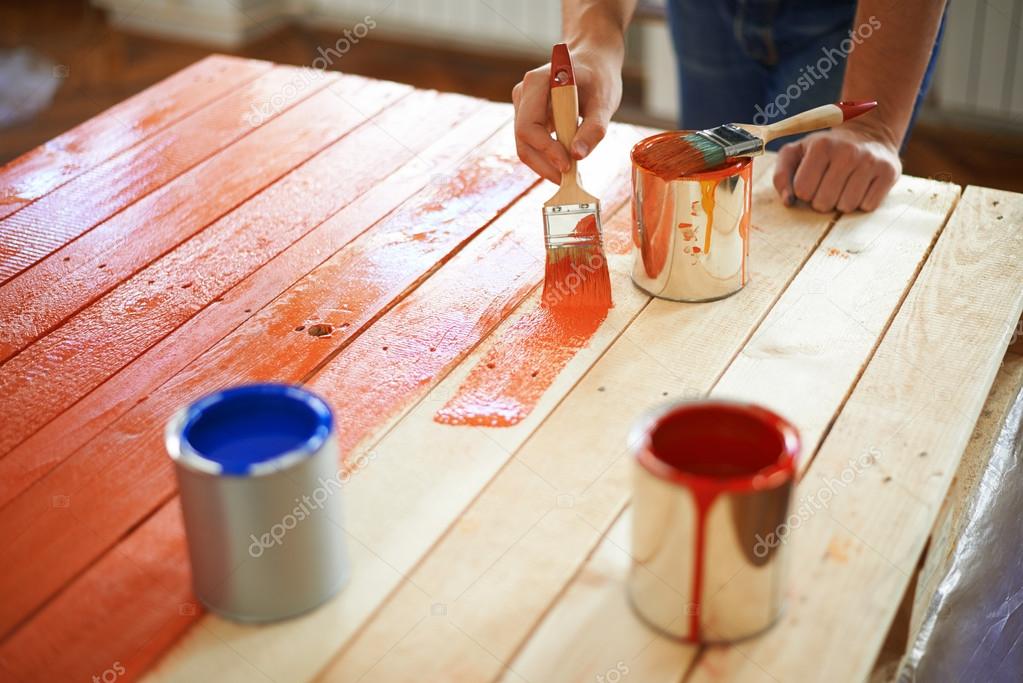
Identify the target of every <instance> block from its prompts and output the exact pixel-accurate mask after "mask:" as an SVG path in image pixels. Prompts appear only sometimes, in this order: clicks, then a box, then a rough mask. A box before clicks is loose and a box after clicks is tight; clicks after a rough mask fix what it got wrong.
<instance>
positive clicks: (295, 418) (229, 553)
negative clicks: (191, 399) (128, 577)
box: [166, 384, 348, 621]
mask: <svg viewBox="0 0 1023 683" xmlns="http://www.w3.org/2000/svg"><path fill="white" fill-rule="evenodd" d="M166 442H167V450H168V452H169V453H170V456H171V458H172V459H173V460H174V464H175V469H176V471H177V477H178V488H179V491H180V494H181V509H182V513H183V515H184V520H185V533H186V536H187V539H188V551H189V555H190V557H191V564H192V583H193V586H194V589H195V593H196V597H198V598H199V600H200V601H201V602H202V603H203V604H204V605H206V606H207V607H208V608H209V609H211V610H213V611H214V612H216V613H218V614H220V615H223V616H225V617H228V618H230V619H235V620H240V621H272V620H276V619H283V618H285V617H290V616H294V615H297V614H300V613H302V612H306V611H308V610H310V609H312V608H314V607H316V606H318V605H320V604H321V603H323V602H324V601H326V600H327V599H328V598H329V597H331V596H332V595H333V594H334V593H336V592H337V591H338V590H339V589H340V588H341V586H342V585H344V583H345V581H346V579H347V576H348V557H347V554H346V550H345V544H344V531H343V529H342V526H341V524H342V514H341V494H340V489H341V483H342V478H341V476H340V474H339V471H338V466H339V461H338V447H337V441H336V438H335V435H334V419H333V415H332V414H331V412H330V408H329V407H328V406H327V404H326V403H325V402H324V401H323V399H321V398H319V397H318V396H316V395H314V394H312V393H310V392H308V391H305V390H304V389H301V388H299V387H294V386H288V385H282V384H256V385H249V386H241V387H235V388H231V389H226V390H224V391H220V392H218V393H215V394H211V395H209V396H206V397H204V398H201V399H199V400H198V401H196V402H195V403H193V404H191V405H189V406H187V407H186V408H184V409H182V410H181V411H179V412H178V413H177V414H176V415H175V416H174V417H173V418H172V419H171V420H170V422H169V423H168V425H167V432H166Z"/></svg>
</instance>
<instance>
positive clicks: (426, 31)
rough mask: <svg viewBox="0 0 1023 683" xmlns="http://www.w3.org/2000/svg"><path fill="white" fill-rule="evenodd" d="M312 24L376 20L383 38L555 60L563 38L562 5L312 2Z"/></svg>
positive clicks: (459, 0) (548, 0)
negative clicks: (553, 56) (556, 45)
mask: <svg viewBox="0 0 1023 683" xmlns="http://www.w3.org/2000/svg"><path fill="white" fill-rule="evenodd" d="M304 6H305V9H306V13H307V21H309V22H310V23H313V24H321V25H322V24H323V23H325V22H326V23H329V24H338V25H351V24H352V23H354V22H358V21H361V20H362V19H363V17H366V16H371V17H373V19H374V21H376V23H377V28H376V29H375V31H376V32H379V34H380V35H381V36H384V35H387V36H397V37H408V38H410V39H414V40H416V41H418V42H430V43H434V44H436V43H442V44H443V43H448V44H452V45H459V46H464V47H469V48H474V49H476V50H479V49H485V50H488V51H490V52H506V53H518V54H527V55H536V56H544V55H549V54H550V51H551V45H553V44H554V43H556V42H558V40H559V38H560V36H561V3H560V2H558V1H557V0H306V2H305V3H304Z"/></svg>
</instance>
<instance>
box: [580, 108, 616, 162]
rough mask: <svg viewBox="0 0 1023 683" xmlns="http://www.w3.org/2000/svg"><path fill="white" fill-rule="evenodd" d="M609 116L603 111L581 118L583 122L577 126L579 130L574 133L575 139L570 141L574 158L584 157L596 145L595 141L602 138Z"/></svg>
mask: <svg viewBox="0 0 1023 683" xmlns="http://www.w3.org/2000/svg"><path fill="white" fill-rule="evenodd" d="M609 118H610V116H609V115H607V114H606V113H604V112H600V113H599V114H597V115H596V116H587V117H585V118H583V123H582V125H581V126H579V131H578V132H577V133H576V134H575V140H574V141H573V142H572V156H573V157H574V158H576V159H585V158H586V155H587V154H589V153H590V152H592V151H593V148H594V147H596V146H597V143H599V142H600V141H601V140H603V139H604V136H605V135H606V134H607V124H608V119H609Z"/></svg>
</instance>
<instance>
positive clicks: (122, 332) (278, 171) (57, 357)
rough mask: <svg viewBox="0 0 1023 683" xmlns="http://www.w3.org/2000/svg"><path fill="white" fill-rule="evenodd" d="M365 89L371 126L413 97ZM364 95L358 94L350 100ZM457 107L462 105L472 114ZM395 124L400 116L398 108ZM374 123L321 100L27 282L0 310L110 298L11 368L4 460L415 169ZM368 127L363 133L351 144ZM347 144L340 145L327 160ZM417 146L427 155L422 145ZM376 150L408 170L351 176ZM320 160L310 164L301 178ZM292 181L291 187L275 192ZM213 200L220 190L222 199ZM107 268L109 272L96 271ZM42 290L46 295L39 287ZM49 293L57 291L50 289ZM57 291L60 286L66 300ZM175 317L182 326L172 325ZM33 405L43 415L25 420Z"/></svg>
mask: <svg viewBox="0 0 1023 683" xmlns="http://www.w3.org/2000/svg"><path fill="white" fill-rule="evenodd" d="M342 83H344V82H342ZM366 83H367V82H366V81H365V80H364V79H360V80H359V81H358V82H357V83H356V87H357V88H358V91H357V92H362V93H363V94H364V101H361V102H360V105H361V107H364V108H365V109H366V110H368V111H369V115H372V114H373V113H374V112H375V111H376V110H379V109H382V108H385V107H387V106H388V105H391V104H393V103H395V102H396V101H400V100H399V98H401V97H404V96H407V95H408V93H409V92H411V89H409V88H405V87H403V86H385V87H383V88H381V89H379V90H375V89H374V88H373V87H372V86H371V87H370V88H363V87H362V85H364V84H366ZM345 87H347V86H345ZM354 94H355V93H354V92H353V93H346V97H350V96H354ZM423 97H424V98H425V97H426V96H423ZM451 97H452V99H451V100H449V101H450V102H455V103H463V104H464V103H466V102H468V101H469V100H467V98H461V97H460V96H451ZM420 101H421V102H423V103H426V102H429V101H430V100H429V99H423V98H421V99H420ZM395 111H396V112H400V105H399V106H398V109H397V110H395ZM459 111H460V110H456V112H455V114H456V116H455V117H454V119H453V120H457V114H458V113H459ZM289 114H290V115H289ZM388 116H389V117H390V118H389V119H388V120H389V124H390V125H391V126H392V127H395V126H399V129H400V122H401V119H402V117H401V115H400V114H399V113H395V114H388ZM366 121H367V114H365V113H363V111H362V110H361V109H357V108H355V107H354V106H352V105H350V104H349V103H348V101H347V99H346V98H341V97H337V96H335V95H334V93H333V92H331V91H323V92H321V93H319V94H318V95H314V96H313V97H312V98H310V99H309V100H306V101H305V102H303V103H302V104H300V105H298V106H297V107H296V108H295V109H293V110H292V111H291V112H290V113H286V114H284V115H283V116H281V117H280V118H278V119H275V120H274V121H272V122H270V123H269V124H267V125H266V126H265V127H264V128H261V129H260V130H259V131H256V132H255V133H253V134H251V135H250V136H247V137H245V138H243V139H242V140H241V141H239V142H238V143H237V144H236V145H233V146H232V147H229V148H228V149H227V150H225V151H224V152H223V153H222V154H220V155H217V156H216V157H214V158H213V159H211V160H209V161H208V162H206V163H204V164H202V165H200V166H198V167H196V168H195V169H193V171H191V172H189V173H186V174H185V175H184V176H181V177H179V178H177V179H175V180H174V181H172V182H171V183H169V184H168V185H165V186H164V187H163V188H161V189H160V190H158V191H156V192H154V193H153V194H151V195H149V196H147V197H146V198H144V199H143V200H142V201H140V202H137V203H136V204H134V205H132V206H131V207H130V208H129V209H127V210H126V211H123V212H121V213H119V214H117V215H116V216H115V217H114V218H112V219H111V220H110V221H107V222H105V223H104V224H103V225H101V226H99V227H97V228H96V229H94V230H93V231H91V232H89V233H88V234H87V235H85V236H83V237H82V239H81V240H79V241H78V242H76V243H74V244H72V245H69V247H67V250H69V251H75V252H77V254H78V255H79V256H80V255H81V254H82V253H83V252H85V246H84V243H85V242H89V243H90V245H89V247H90V248H91V247H95V253H89V256H88V258H87V259H82V261H83V262H82V263H80V264H78V265H77V266H72V268H74V269H73V270H71V269H70V268H68V270H71V272H67V273H59V272H54V271H55V270H56V271H59V269H60V268H61V267H67V266H68V264H67V263H65V262H64V261H63V258H62V257H61V256H60V254H61V253H62V252H63V251H64V250H61V251H59V252H57V254H56V255H55V256H54V258H52V259H49V260H48V261H46V262H44V263H40V264H39V265H38V266H37V268H40V269H42V270H44V271H51V272H44V273H40V278H41V279H40V278H37V277H35V276H34V274H33V276H32V277H30V278H29V277H26V276H28V273H26V276H23V277H20V278H17V279H16V280H15V281H13V282H11V283H8V284H9V285H10V290H9V291H5V292H3V294H2V295H0V297H2V298H3V299H4V301H5V305H8V306H11V307H13V306H17V305H19V304H18V302H20V301H23V300H27V301H28V305H30V306H35V307H38V308H40V309H57V308H65V309H67V308H70V309H71V310H74V308H75V307H77V306H79V305H80V304H81V303H83V302H85V303H87V302H89V301H90V300H92V299H95V298H97V297H99V296H101V295H103V294H104V293H107V295H106V296H105V298H103V299H101V300H100V301H98V302H97V303H96V304H95V305H94V306H91V307H88V308H85V309H83V310H81V311H80V312H79V313H77V314H75V315H73V316H72V317H71V318H70V319H68V320H67V321H65V323H64V324H63V325H61V326H60V327H58V328H57V329H56V330H54V331H53V332H51V333H50V334H48V335H46V336H45V337H43V338H42V339H40V340H39V341H38V342H36V343H35V344H33V345H32V346H30V347H28V348H27V349H25V350H24V351H23V352H21V353H19V354H18V355H16V356H14V357H13V358H11V359H10V360H8V361H7V362H6V363H4V364H3V365H2V366H0V415H4V416H5V422H6V428H5V429H4V431H3V433H2V434H0V455H3V454H6V453H8V452H9V451H10V450H11V449H12V448H13V447H14V446H16V445H17V444H18V443H20V442H21V441H23V440H24V439H25V438H27V437H28V436H29V435H31V434H32V433H33V432H34V431H36V430H37V429H38V428H39V427H40V426H42V425H43V424H45V423H46V422H48V421H49V420H51V419H53V418H54V417H55V416H56V415H58V414H60V412H61V411H62V410H64V409H65V408H67V407H68V406H69V405H71V404H73V403H74V402H75V401H77V400H78V399H79V398H81V397H82V396H83V395H84V394H85V393H87V392H88V391H89V390H91V389H93V388H94V387H96V386H98V385H99V384H100V383H101V382H102V381H103V380H105V379H107V378H108V377H109V376H110V375H112V374H113V373H114V372H116V371H117V370H118V369H119V368H121V367H123V366H124V365H125V364H126V363H128V362H129V361H130V360H132V358H134V357H135V356H137V355H138V354H139V353H141V352H142V351H144V350H145V349H146V348H147V347H148V346H149V345H151V344H152V343H154V342H155V341H157V340H159V339H160V338H161V337H163V336H164V335H166V334H167V333H168V332H170V331H171V330H173V329H174V328H176V327H177V326H178V325H179V324H180V323H181V322H183V321H184V320H185V319H187V316H188V315H190V314H192V313H194V312H195V311H196V310H198V309H199V308H201V307H202V306H203V305H205V304H207V303H209V302H210V301H211V300H213V299H215V298H216V297H217V296H219V295H220V294H221V293H222V292H223V291H224V289H226V287H228V286H230V285H231V284H234V283H235V282H237V280H238V279H239V278H240V277H243V276H244V275H245V274H247V273H248V272H250V271H251V270H252V269H254V268H255V267H257V266H258V265H261V263H264V262H265V261H266V260H268V259H269V258H270V257H272V256H273V255H275V254H276V253H278V252H279V251H281V250H282V249H284V248H286V247H287V246H288V245H290V244H291V243H292V241H294V240H295V239H297V238H298V237H300V236H301V235H302V234H303V233H304V232H305V231H308V230H309V229H311V228H313V227H314V226H315V225H316V224H317V223H319V222H320V221H322V220H324V219H325V218H327V217H328V216H330V215H331V214H332V213H334V212H336V211H337V210H338V209H339V208H341V207H342V206H343V205H344V204H345V203H347V202H348V201H350V200H352V199H353V198H355V197H357V196H358V195H359V194H361V193H362V192H364V191H365V190H367V189H369V188H370V187H372V185H373V183H374V182H376V181H377V180H380V179H382V178H383V177H386V173H377V170H379V171H387V170H393V169H394V168H396V167H397V166H398V165H399V163H400V161H403V160H404V159H406V158H408V157H409V156H410V155H409V154H408V153H407V151H406V148H403V147H402V146H401V143H398V142H397V141H396V140H394V139H393V136H392V135H391V134H388V133H387V132H386V130H385V129H383V128H381V127H380V126H379V125H365V123H366ZM439 123H440V124H443V123H444V119H439ZM360 126H362V129H361V130H358V131H357V133H356V134H354V135H351V136H348V135H347V134H348V133H349V132H351V131H353V130H355V129H357V128H359V127H360ZM441 131H443V127H440V126H438V127H437V128H435V129H433V130H431V131H430V132H433V133H434V134H439V133H440V132H441ZM338 140H340V142H339V143H338V145H336V146H334V147H330V149H328V150H327V151H326V152H325V153H324V154H318V153H319V152H321V151H323V150H324V148H325V147H328V146H330V145H331V144H332V143H334V142H337V141H338ZM428 142H429V138H428V137H427V138H419V143H418V144H419V145H420V148H421V147H422V146H424V145H425V144H427V143H428ZM410 144H416V143H415V138H414V139H413V140H412V141H410ZM374 150H385V151H386V152H387V153H388V154H392V155H396V156H397V157H398V158H396V159H393V160H391V161H385V162H382V164H381V166H380V167H379V169H374V170H373V171H369V172H366V173H363V172H362V170H361V169H353V168H352V167H351V166H350V165H349V164H348V163H347V162H348V160H350V159H351V158H352V157H351V156H350V155H366V154H372V153H373V152H374ZM311 157H313V159H312V161H311V162H309V163H308V164H305V165H303V164H304V163H305V162H307V161H309V159H310V158H311ZM296 167H298V169H297V170H296V171H295V172H294V173H291V174H290V175H288V174H289V173H290V172H291V171H292V170H293V169H295V168H296ZM285 176H286V177H285ZM280 178H284V179H283V180H281V181H280V182H278V183H276V184H272V183H274V181H275V180H278V179H280ZM225 179H227V180H225ZM320 183H333V184H335V185H337V186H338V187H331V186H330V185H320ZM268 186H269V189H267V190H266V191H265V192H263V193H262V194H258V195H257V193H259V192H260V191H261V190H264V188H267V187H268ZM211 187H216V188H218V191H216V192H212V193H211V192H210V191H209V188H211ZM328 188H329V189H328ZM305 192H314V193H315V194H314V195H313V198H305V197H304V196H296V193H305ZM253 195H256V196H255V197H253ZM151 198H153V200H152V201H150V199H151ZM250 199H251V201H250ZM239 205H240V206H239ZM211 223H212V225H210V224H211ZM206 226H209V227H206ZM125 243H128V244H127V245H126V244H125ZM176 247H178V248H176ZM167 251H169V252H170V253H166V254H165V255H164V256H163V257H162V258H160V260H159V261H158V262H156V263H154V264H153V265H152V266H151V267H150V268H148V269H145V270H143V271H142V272H140V273H138V274H137V275H135V276H134V277H129V278H128V279H127V280H126V281H124V282H123V283H122V280H123V279H124V278H125V277H126V276H131V275H132V274H133V273H135V272H136V271H139V269H140V268H142V267H143V266H145V265H146V264H149V263H150V262H151V261H152V260H153V259H154V258H157V257H159V256H160V255H161V254H163V253H165V252H167ZM85 253H88V252H85ZM97 260H101V261H102V262H101V263H99V264H97V265H95V266H92V265H91V264H92V263H93V262H95V261H97ZM200 261H201V263H200ZM33 270H35V269H33ZM61 275H65V276H66V277H61ZM22 280H25V284H24V286H23V283H22ZM31 282H34V283H35V286H34V287H27V285H28V284H29V283H31ZM41 282H48V283H50V284H49V286H45V287H44V286H42V285H41V284H40V283H41ZM54 282H59V283H60V285H59V286H57V287H54V286H53V284H52V283H54ZM119 283H120V284H119ZM110 290H113V291H110ZM168 310H171V311H174V314H172V315H167V311H168ZM43 377H50V378H59V379H60V383H59V384H58V385H56V386H54V385H52V384H48V383H44V382H39V381H37V380H39V379H40V378H43ZM29 405H31V406H33V408H32V410H25V409H24V407H25V406H29Z"/></svg>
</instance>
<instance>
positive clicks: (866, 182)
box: [835, 164, 874, 213]
mask: <svg viewBox="0 0 1023 683" xmlns="http://www.w3.org/2000/svg"><path fill="white" fill-rule="evenodd" d="M873 177H874V173H873V170H872V169H871V167H870V166H869V165H868V164H862V165H860V166H858V167H857V168H856V170H855V171H853V173H852V175H851V176H849V180H847V181H845V189H844V190H842V194H841V195H840V196H839V198H838V204H836V205H835V206H836V208H837V209H838V210H839V211H841V212H842V213H851V212H853V211H855V210H856V209H858V208H860V205H861V204H862V203H863V198H864V197H866V196H867V188H868V187H870V181H871V180H872V179H873Z"/></svg>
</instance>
